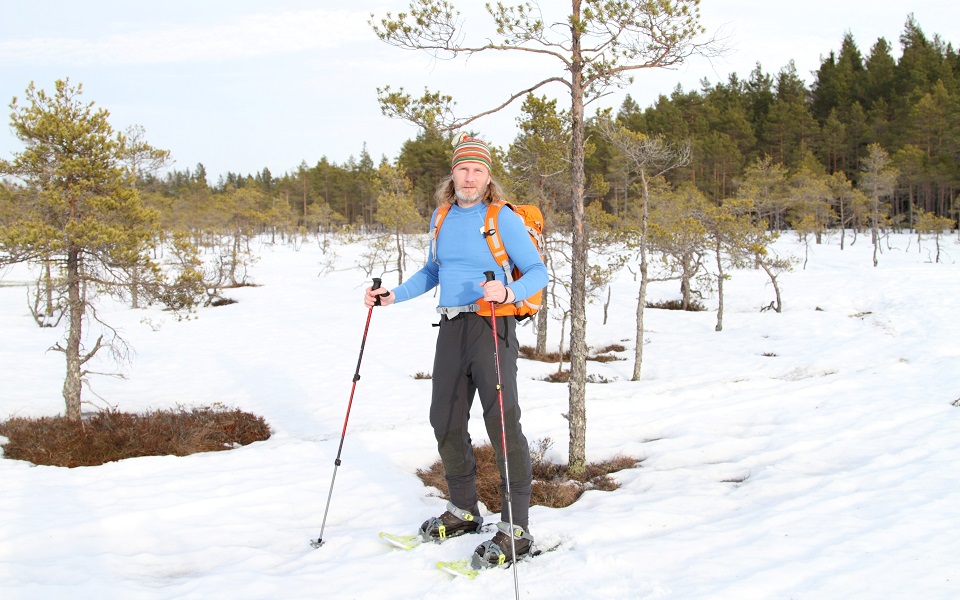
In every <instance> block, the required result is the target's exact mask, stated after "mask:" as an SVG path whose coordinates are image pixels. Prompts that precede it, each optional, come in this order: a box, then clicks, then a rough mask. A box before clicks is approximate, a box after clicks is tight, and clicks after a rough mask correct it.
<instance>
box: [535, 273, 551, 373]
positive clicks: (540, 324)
mask: <svg viewBox="0 0 960 600" xmlns="http://www.w3.org/2000/svg"><path fill="white" fill-rule="evenodd" d="M549 294H550V290H549V286H547V287H546V288H544V289H543V304H541V305H540V310H539V311H538V312H537V355H538V356H543V355H544V354H546V353H547V325H548V324H549V321H548V320H547V319H548V318H549V308H548V307H547V299H548V297H549Z"/></svg>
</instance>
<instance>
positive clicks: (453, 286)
mask: <svg viewBox="0 0 960 600" xmlns="http://www.w3.org/2000/svg"><path fill="white" fill-rule="evenodd" d="M486 214H487V205H486V204H484V203H482V202H479V203H477V204H476V205H474V206H471V207H470V208H466V209H464V208H460V206H458V205H456V204H455V205H453V206H452V207H450V212H448V213H447V216H446V217H445V218H444V220H443V226H442V227H441V228H440V235H439V236H438V237H437V244H436V256H434V251H433V247H431V249H430V253H429V256H428V258H427V263H426V264H425V265H424V266H423V268H422V269H420V270H419V271H417V272H416V273H414V275H413V276H412V277H411V278H410V279H408V280H407V281H406V282H404V283H403V284H401V285H399V286H397V287H395V288H394V289H393V290H392V291H393V293H394V294H395V296H396V301H397V302H404V301H406V300H410V299H411V298H415V297H417V296H419V295H421V294H424V293H426V292H429V291H430V290H432V289H433V288H435V287H436V286H437V285H439V286H440V306H466V305H469V304H473V303H476V302H477V300H478V299H480V298H482V297H483V287H481V284H482V283H483V282H484V281H485V278H484V271H493V272H494V273H495V274H496V276H497V279H498V280H500V281H502V282H504V283H506V275H505V274H504V272H503V269H502V268H501V267H500V265H498V264H497V263H496V261H495V260H494V259H493V254H491V252H490V247H489V246H487V241H486V239H485V238H484V237H483V233H482V230H483V228H484V217H485V216H486ZM436 216H437V213H436V211H434V213H433V216H432V217H431V218H430V223H434V221H435V219H436ZM497 230H498V231H499V233H500V238H501V239H502V240H503V246H504V248H505V249H506V251H507V255H508V256H509V257H510V263H511V267H513V266H516V267H518V268H519V269H520V272H521V273H523V277H521V278H519V279H517V280H516V281H514V282H513V283H511V284H510V285H509V286H508V287H509V288H510V290H511V291H512V292H513V295H514V296H515V297H516V300H515V301H520V300H524V299H526V298H528V297H530V296H532V295H533V294H535V293H536V292H538V291H540V290H541V289H543V288H544V287H546V285H547V283H548V282H549V279H550V278H549V275H548V274H547V267H546V266H545V265H544V264H543V261H541V260H540V255H539V253H538V252H537V248H536V246H534V244H533V241H531V239H530V236H529V234H528V233H527V229H526V225H524V223H523V219H522V218H521V217H520V215H518V214H516V213H514V212H513V211H512V210H510V209H509V208H507V207H503V208H501V209H500V214H499V216H498V217H497ZM431 246H432V245H431ZM438 263H439V264H438Z"/></svg>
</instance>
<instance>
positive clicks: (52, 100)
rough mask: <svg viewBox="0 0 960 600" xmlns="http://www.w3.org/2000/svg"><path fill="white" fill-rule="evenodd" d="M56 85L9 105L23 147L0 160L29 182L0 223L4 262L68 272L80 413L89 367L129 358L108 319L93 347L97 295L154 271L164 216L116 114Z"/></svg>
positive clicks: (71, 362)
mask: <svg viewBox="0 0 960 600" xmlns="http://www.w3.org/2000/svg"><path fill="white" fill-rule="evenodd" d="M55 87H56V90H55V92H54V93H53V95H48V94H47V93H46V92H44V91H43V90H38V89H36V87H35V86H34V85H33V84H32V83H31V84H30V86H29V87H28V88H27V90H26V95H25V102H24V103H21V102H20V101H19V100H18V99H17V98H14V100H13V102H12V103H11V105H10V108H11V110H12V113H11V127H12V128H13V131H14V133H15V135H16V136H17V138H18V139H19V140H20V141H21V142H23V144H24V146H25V148H24V150H23V151H22V152H20V153H17V154H15V155H14V157H13V159H12V160H10V161H6V160H4V161H2V162H0V174H6V175H11V176H13V177H16V178H18V179H19V180H20V181H22V182H23V185H24V189H25V193H24V194H23V195H22V198H23V199H24V202H23V203H22V204H21V205H20V206H18V207H17V211H16V214H15V215H13V217H12V218H9V219H8V220H7V222H6V223H4V224H2V226H0V256H2V257H3V258H2V260H3V261H4V262H43V261H49V262H51V263H52V264H54V265H56V267H57V268H58V269H59V270H60V271H61V272H62V277H61V278H58V279H57V282H58V283H57V284H56V285H57V288H58V292H60V293H62V295H63V297H65V298H66V301H65V307H64V308H65V317H66V328H67V332H66V340H65V343H64V344H63V345H61V344H59V343H58V344H57V345H56V346H55V347H54V349H55V350H57V351H60V352H63V353H64V356H65V358H66V377H65V379H64V384H63V398H64V401H65V403H66V416H67V418H69V419H79V418H80V413H81V386H82V384H83V382H84V381H85V378H86V376H87V375H88V374H89V372H88V371H87V370H85V369H84V365H85V364H86V363H87V362H88V361H90V360H91V359H92V358H93V357H94V356H95V355H96V354H97V352H98V351H99V350H101V349H103V348H104V347H109V348H110V350H111V351H113V352H114V355H115V356H116V357H119V358H122V357H124V356H125V347H124V345H123V342H122V340H121V339H119V338H118V337H116V336H115V332H114V331H113V330H112V329H111V328H109V326H105V327H103V329H104V330H105V331H106V332H107V333H106V334H101V335H100V336H99V337H98V338H97V339H96V340H95V341H94V342H93V344H92V346H87V345H86V344H85V338H84V327H85V322H86V321H87V320H88V319H94V320H96V314H95V312H94V311H93V306H94V301H95V298H96V295H97V293H98V292H105V293H109V294H114V295H117V296H123V295H124V294H125V293H126V292H127V291H128V290H129V287H128V286H129V285H130V282H131V280H132V275H131V274H132V273H137V274H138V276H140V277H147V276H149V275H151V274H153V275H154V276H155V275H156V273H157V267H156V265H154V264H153V263H152V262H151V261H150V258H149V254H148V253H147V252H148V248H149V246H150V243H151V242H152V240H153V239H154V235H155V234H156V231H157V229H156V223H157V214H156V212H155V211H153V210H150V209H148V208H146V207H144V205H143V204H142V203H141V201H140V196H139V194H138V192H137V190H136V188H135V187H134V185H133V177H132V175H133V174H132V173H131V172H130V171H129V170H128V169H127V168H126V165H127V164H129V158H130V152H129V148H128V147H127V146H126V145H125V143H124V139H123V136H121V135H118V134H117V133H115V132H114V130H113V128H112V127H111V126H110V123H109V122H108V120H107V119H108V117H109V113H108V112H107V111H106V110H104V109H96V108H94V104H93V103H92V102H90V103H87V104H85V103H83V102H82V101H81V99H80V95H81V94H82V91H83V90H82V86H81V85H77V86H72V85H70V83H69V81H68V80H62V81H57V82H56V85H55ZM97 322H99V321H97ZM100 323H101V324H102V322H100ZM111 333H112V334H113V335H112V337H111V338H110V339H107V340H105V339H104V337H105V335H111Z"/></svg>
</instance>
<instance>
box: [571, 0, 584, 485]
mask: <svg viewBox="0 0 960 600" xmlns="http://www.w3.org/2000/svg"><path fill="white" fill-rule="evenodd" d="M570 32H571V41H572V44H571V55H572V57H573V64H572V65H571V67H570V71H571V77H570V80H571V89H570V96H571V104H572V107H571V111H570V121H571V128H572V132H571V139H570V146H571V148H572V157H571V158H572V163H573V164H572V168H571V188H572V189H571V203H572V207H571V208H572V215H573V256H572V260H571V262H572V265H571V271H572V272H571V275H572V278H571V284H572V287H571V290H570V382H569V387H570V400H569V407H570V410H569V413H568V419H569V421H570V422H569V431H570V448H569V450H570V459H569V465H568V471H569V473H570V475H571V476H572V477H582V476H583V475H584V474H585V473H586V466H587V459H586V455H587V448H586V442H587V440H586V438H587V406H586V396H587V343H586V337H587V318H586V289H587V288H586V281H587V232H586V224H585V219H584V207H583V190H584V180H585V176H584V120H583V119H584V116H583V95H584V90H583V56H582V50H581V46H580V35H581V33H580V0H573V12H572V17H571V26H570Z"/></svg>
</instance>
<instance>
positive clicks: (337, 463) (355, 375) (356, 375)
mask: <svg viewBox="0 0 960 600" xmlns="http://www.w3.org/2000/svg"><path fill="white" fill-rule="evenodd" d="M379 288H380V279H378V278H376V277H374V278H373V289H375V290H376V289H379ZM373 306H380V296H377V298H376V300H375V301H374V303H373ZM373 306H371V307H370V310H368V311H367V324H366V325H364V327H363V339H362V340H361V341H360V357H359V358H357V370H356V371H355V372H354V373H353V387H351V388H350V402H348V403H347V416H346V417H344V419H343V432H341V434H340V447H339V448H338V449H337V458H336V460H334V461H333V479H331V480H330V492H329V493H327V507H326V508H325V509H323V523H322V524H321V525H320V537H318V538H317V539H315V540H312V541H311V542H310V545H311V546H313V547H314V548H319V547H320V546H322V545H323V530H324V529H325V528H326V526H327V513H328V512H329V511H330V499H331V498H333V484H334V482H335V481H336V480H337V469H338V468H339V467H340V453H341V452H343V440H344V438H345V437H346V436H347V422H348V421H349V420H350V408H351V407H352V406H353V393H354V392H355V391H356V390H357V382H358V381H360V361H362V360H363V347H364V346H366V344H367V330H369V329H370V317H371V316H372V315H373Z"/></svg>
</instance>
